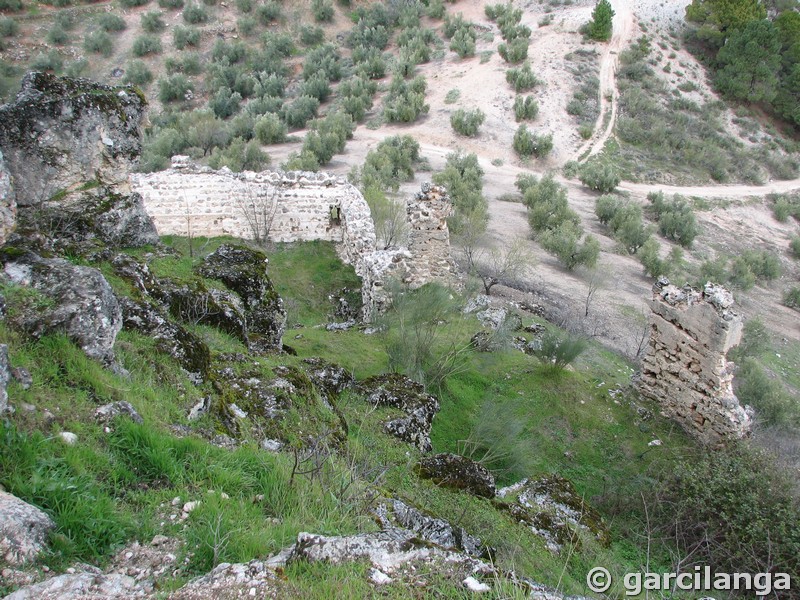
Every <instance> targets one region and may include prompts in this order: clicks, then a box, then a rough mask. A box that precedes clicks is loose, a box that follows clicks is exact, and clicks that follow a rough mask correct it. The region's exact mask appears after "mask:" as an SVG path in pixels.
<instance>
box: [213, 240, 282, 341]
mask: <svg viewBox="0 0 800 600" xmlns="http://www.w3.org/2000/svg"><path fill="white" fill-rule="evenodd" d="M268 262H269V261H268V259H267V256H266V255H265V254H264V253H263V252H260V251H258V250H253V249H252V248H247V247H245V246H237V245H233V244H223V245H222V246H220V247H219V248H217V249H216V250H215V251H214V252H212V253H211V254H209V255H208V256H207V257H206V258H205V259H203V263H202V264H201V265H200V266H199V267H198V268H197V273H198V274H199V275H201V276H202V277H206V278H208V279H216V280H218V281H221V282H222V283H224V284H225V286H226V287H227V288H228V289H229V290H231V291H233V292H235V293H236V294H238V296H239V298H241V300H242V303H243V305H244V314H245V318H246V322H247V330H248V335H249V343H248V346H249V348H250V350H251V351H253V352H274V351H280V350H281V349H282V347H283V343H282V338H283V332H284V331H285V330H286V310H285V309H284V307H283V300H282V299H281V297H280V296H279V295H278V292H276V291H275V288H274V286H273V285H272V280H270V278H269V275H268V274H267V264H268Z"/></svg>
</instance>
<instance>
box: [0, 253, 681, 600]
mask: <svg viewBox="0 0 800 600" xmlns="http://www.w3.org/2000/svg"><path fill="white" fill-rule="evenodd" d="M170 241H171V242H172V243H173V244H174V245H175V247H177V248H179V249H184V250H185V249H186V240H182V239H172V240H170ZM195 243H197V240H195ZM219 243H220V240H212V241H211V242H210V243H208V244H207V245H205V247H204V249H203V252H210V251H212V250H213V249H214V248H215V247H216V246H217V245H218V244H219ZM136 253H137V254H142V252H136ZM195 260H197V259H196V258H195ZM191 263H192V259H190V258H188V257H187V256H185V255H184V256H183V257H179V258H178V257H176V258H167V259H157V260H152V261H150V264H151V267H152V268H153V270H154V271H155V272H156V273H157V274H158V275H160V276H166V275H171V276H175V275H181V274H183V275H185V274H188V272H190V267H191ZM271 266H272V270H271V275H272V277H273V278H274V281H275V284H276V286H277V287H278V289H279V290H280V292H281V294H282V296H283V297H284V299H285V300H286V302H287V304H288V305H290V306H293V307H294V308H293V310H294V311H295V314H294V317H295V319H296V321H297V322H298V323H302V324H304V326H303V327H299V328H296V329H291V330H289V331H288V332H287V335H286V336H285V339H286V342H287V343H290V344H291V345H292V346H293V347H294V348H295V349H296V350H297V352H298V355H299V356H298V357H297V358H294V357H285V356H270V357H263V358H259V359H258V360H259V362H261V363H262V365H263V369H264V372H265V374H268V373H269V369H270V367H271V366H274V365H276V364H280V363H296V362H297V361H299V360H300V359H301V358H302V357H306V356H322V357H323V358H327V359H328V360H331V361H335V362H338V363H341V364H343V365H344V366H346V367H348V368H349V369H351V370H352V371H353V372H354V373H355V375H356V376H357V377H358V378H364V377H367V376H369V375H372V374H375V373H379V372H382V371H383V370H385V368H386V354H385V352H384V350H383V347H382V345H381V339H380V337H378V336H370V335H364V334H363V333H362V332H360V331H357V330H350V331H347V332H336V333H333V332H327V331H325V329H324V328H320V327H317V326H315V325H319V324H320V323H323V322H324V321H325V316H326V314H327V313H329V312H330V311H331V309H332V307H333V305H332V304H330V303H329V302H328V301H327V296H328V295H329V294H331V293H333V292H335V291H337V290H338V289H340V288H341V287H343V286H348V285H353V284H354V282H355V280H354V275H353V272H352V269H350V268H348V267H344V266H343V265H341V263H339V262H338V261H337V259H336V258H335V256H334V253H333V250H332V247H331V246H330V245H328V244H323V243H312V244H298V245H293V246H285V247H279V248H276V249H275V251H274V252H271ZM112 284H113V285H116V286H122V285H124V284H123V283H122V282H121V281H118V280H115V281H112ZM117 291H118V292H119V293H126V291H127V290H125V289H121V288H120V287H118V288H117ZM9 297H10V298H11V299H12V300H13V298H14V296H13V294H11V295H10V296H9ZM12 310H13V305H12ZM475 328H476V329H477V328H478V324H477V322H476V323H475ZM193 329H194V331H195V333H198V334H199V335H201V336H203V337H204V338H205V339H206V341H207V342H208V343H209V345H210V346H211V347H212V351H213V352H220V351H226V352H229V351H238V352H243V351H244V348H243V347H242V346H241V344H240V343H239V342H238V341H236V340H233V339H231V338H229V337H228V336H226V335H224V334H221V333H219V332H217V331H215V330H213V329H211V328H207V327H194V328H193ZM295 338H296V339H295ZM0 342H2V343H7V344H9V348H10V356H11V359H12V361H13V364H14V365H15V366H23V367H26V368H27V369H29V370H30V371H31V373H32V375H33V381H34V385H33V386H32V387H31V388H30V389H29V390H22V389H21V388H20V387H19V385H17V384H15V383H12V384H11V386H10V395H11V398H12V401H13V402H14V404H15V405H16V406H17V408H18V412H17V414H16V416H15V417H14V425H13V426H12V425H6V426H4V428H3V430H2V434H3V435H4V436H5V438H4V443H3V445H2V455H0V483H2V484H3V485H4V486H5V487H6V488H7V489H8V490H9V491H11V492H13V493H15V494H18V495H20V496H21V497H23V498H25V499H27V500H29V501H32V502H34V503H36V504H38V505H40V506H43V507H44V508H45V509H46V510H48V511H49V512H50V513H51V514H53V515H54V517H55V518H56V521H57V522H58V525H59V528H58V531H57V534H56V536H55V544H54V548H55V552H54V554H53V556H50V557H48V558H46V559H45V562H47V563H50V564H51V565H53V566H54V567H58V566H64V565H66V564H68V563H69V562H71V561H73V560H75V559H82V560H92V561H100V562H102V561H103V560H104V558H106V557H107V556H109V554H110V553H112V552H113V550H114V548H116V547H117V546H118V545H119V544H120V543H122V542H123V541H125V540H127V539H132V538H135V539H138V540H141V541H143V542H147V541H149V539H150V538H152V536H153V535H154V534H155V533H165V534H167V535H173V536H178V537H180V538H183V539H185V540H186V541H187V546H186V556H187V557H188V559H189V560H188V563H187V564H186V566H185V567H184V569H183V570H182V572H181V575H180V576H179V577H178V578H177V579H176V580H175V581H174V582H171V583H170V582H165V585H166V586H167V588H170V587H174V586H177V585H179V584H180V583H181V582H182V581H184V580H185V579H186V578H188V577H190V576H191V575H193V574H195V573H201V572H204V571H206V570H207V569H208V568H210V567H211V566H212V565H213V563H214V562H221V561H230V562H232V561H246V560H248V559H251V558H255V557H259V556H262V557H263V556H266V555H268V554H270V553H274V552H275V551H277V550H278V549H279V548H281V547H283V546H286V545H288V544H290V543H291V542H292V540H293V538H294V536H296V534H297V533H298V532H299V531H314V532H319V533H324V534H338V533H341V534H345V533H352V532H355V531H360V530H370V529H374V528H375V524H374V523H373V522H372V520H371V518H370V517H369V515H368V512H367V509H368V506H369V503H370V501H371V499H373V496H374V495H373V494H371V493H368V490H370V489H373V490H374V489H377V490H379V491H380V492H381V493H382V494H386V495H392V496H398V497H401V498H403V499H405V500H407V501H409V502H411V503H413V504H416V505H418V506H421V507H424V508H426V509H427V510H429V511H431V512H433V513H434V514H436V515H439V516H441V517H443V518H446V519H448V520H450V521H452V522H454V523H457V524H459V525H461V526H463V527H465V528H466V529H467V531H470V532H473V533H475V534H477V535H479V536H480V537H481V538H482V539H483V541H484V542H485V543H487V544H489V545H492V546H494V547H496V548H497V560H498V563H499V564H500V565H501V566H502V567H505V568H516V569H518V570H519V571H520V572H521V573H524V574H526V575H528V576H530V577H533V578H535V579H537V580H540V581H542V582H544V583H547V584H550V585H556V584H559V585H560V586H561V588H562V589H564V590H566V591H568V592H572V593H585V592H586V590H585V589H584V584H583V578H584V576H585V573H586V571H587V569H588V567H589V566H590V565H593V564H603V565H608V566H609V567H610V568H612V570H619V571H620V572H624V571H625V570H626V568H627V569H629V568H632V567H635V566H638V564H639V563H640V561H641V560H643V556H642V552H643V550H642V547H641V544H640V540H638V539H626V538H625V537H624V535H625V532H626V531H629V530H631V529H636V527H637V525H638V522H637V517H636V515H635V513H630V512H626V511H625V510H620V509H619V508H618V507H617V504H618V503H619V502H620V499H621V498H624V497H626V496H627V497H637V496H638V490H640V489H643V487H646V486H647V485H648V475H647V474H648V473H650V472H653V471H654V470H656V471H657V470H659V469H661V468H663V467H664V466H665V465H666V464H668V463H669V462H670V461H671V460H672V458H673V457H674V455H675V453H680V452H681V450H682V449H683V448H684V447H685V446H686V444H687V442H686V440H685V439H684V437H683V436H682V435H681V434H680V433H678V432H676V431H673V429H672V427H671V425H669V424H667V423H664V422H662V421H661V420H660V419H658V418H652V419H648V420H641V419H640V418H639V417H638V415H637V412H636V411H635V410H634V409H633V408H632V407H631V406H629V404H628V403H627V401H623V400H622V399H621V397H620V400H618V401H615V399H614V398H612V397H611V395H610V394H609V390H610V389H614V388H616V387H617V386H618V385H623V384H624V383H625V382H626V381H627V380H628V378H629V375H630V372H631V371H630V367H629V366H628V365H627V364H625V363H624V362H622V361H621V360H620V359H619V358H618V357H616V356H614V355H611V354H609V353H607V352H605V351H603V350H600V349H597V348H592V349H591V350H590V351H589V352H587V353H586V354H585V355H584V357H582V359H581V361H580V362H579V364H577V368H576V370H575V371H566V372H563V373H561V374H553V373H551V372H550V371H548V370H544V369H542V367H541V366H540V365H538V362H537V361H536V360H535V359H533V358H531V357H529V356H525V355H523V354H522V353H519V352H517V351H512V352H508V353H500V354H476V355H473V356H472V357H471V359H470V361H471V362H470V364H469V369H468V370H467V371H466V372H464V373H463V374H461V375H458V376H456V377H454V378H453V379H451V380H450V381H449V382H448V386H447V389H446V390H444V391H443V392H442V393H441V394H440V399H441V404H442V410H441V412H440V413H439V415H438V416H437V417H436V419H435V421H434V429H433V434H432V437H433V442H434V447H435V450H436V451H467V452H471V453H473V454H474V455H476V456H478V457H480V456H483V455H485V454H486V452H487V451H488V450H489V449H490V448H491V452H490V453H489V455H486V456H484V458H485V461H486V463H487V464H488V465H489V466H491V467H492V468H493V469H494V470H495V471H496V474H497V476H498V478H499V481H500V482H505V483H507V482H511V481H514V480H517V479H519V478H521V477H523V476H537V475H540V474H544V473H549V472H556V473H560V474H562V475H565V476H567V477H569V478H571V479H572V480H573V481H574V482H575V484H576V486H577V488H578V490H579V491H580V492H581V493H582V494H584V495H585V496H586V498H587V499H589V500H591V501H592V502H594V503H595V504H597V505H598V506H600V507H601V509H603V511H604V513H605V517H606V519H607V520H608V522H609V524H610V526H611V528H612V532H613V533H614V542H613V543H612V545H611V547H610V548H607V549H606V548H601V547H600V546H599V545H597V544H596V543H595V542H593V541H591V540H584V543H583V544H582V546H581V549H580V551H577V550H576V551H575V552H569V553H566V552H565V554H567V556H554V555H552V554H550V553H549V552H548V551H547V550H546V549H545V548H544V545H543V543H542V541H541V539H540V538H538V537H536V536H534V535H533V534H532V533H530V531H528V530H527V529H525V528H523V527H521V526H519V525H517V524H515V523H513V522H512V521H511V520H509V519H508V518H507V517H506V516H505V515H504V513H503V512H502V511H499V510H498V509H497V508H495V507H494V506H493V505H492V503H491V502H489V501H487V500H483V499H478V498H474V497H472V496H469V495H466V494H459V493H453V492H450V491H447V490H444V489H440V488H438V487H436V486H434V485H432V484H431V483H430V482H427V481H422V480H419V479H418V478H417V477H416V476H414V475H413V474H412V471H411V468H410V467H411V466H412V465H413V463H414V462H415V461H416V459H417V457H418V452H417V451H416V450H414V449H412V448H411V447H410V446H408V445H406V444H404V443H401V442H399V441H396V440H394V439H393V438H389V437H388V436H386V435H385V434H384V433H383V432H382V422H383V421H384V420H385V419H386V416H387V414H389V413H388V411H387V410H383V409H382V410H377V411H376V410H374V409H373V408H372V407H370V406H368V405H365V404H364V403H363V401H361V400H360V399H359V398H358V397H356V396H354V395H346V396H345V397H343V398H342V399H341V400H340V406H341V408H342V410H343V412H344V414H345V416H346V418H347V421H348V423H349V425H350V433H349V439H348V442H347V451H346V452H345V453H344V454H343V455H342V456H339V457H332V458H331V459H330V460H329V461H328V463H327V466H326V469H325V470H324V472H323V473H322V474H320V476H319V477H317V478H315V479H314V480H307V479H305V478H302V477H299V478H295V480H294V482H292V483H291V484H290V472H291V456H289V455H285V454H278V455H275V454H270V453H266V452H263V451H260V450H258V449H257V444H256V443H257V440H255V439H250V440H247V439H246V440H245V443H244V444H243V446H242V447H241V448H239V449H238V450H235V451H226V450H222V449H220V448H217V447H215V446H212V445H210V444H208V443H207V442H206V441H204V440H203V439H201V438H200V437H196V436H191V437H188V438H177V437H175V436H174V434H173V432H172V430H171V428H172V427H173V426H175V425H180V426H189V427H191V428H192V429H193V430H194V431H197V432H205V434H206V435H207V436H208V435H212V434H213V433H214V432H215V431H216V430H217V429H219V427H220V426H219V425H218V424H217V423H215V422H214V421H213V420H212V419H211V418H209V417H206V418H204V419H201V420H200V421H199V422H195V423H189V422H187V421H186V418H185V415H186V413H187V411H188V408H189V407H190V406H192V405H193V404H194V403H195V402H197V401H198V400H199V399H200V398H201V397H202V396H203V395H205V394H207V393H210V390H209V389H207V388H205V387H202V386H201V387H196V386H194V385H192V384H191V383H190V382H189V381H188V379H187V378H186V377H185V375H184V374H183V373H182V372H181V371H180V370H179V369H178V368H177V367H176V366H175V364H174V363H172V362H171V361H170V360H169V359H168V358H166V357H164V356H162V355H159V354H158V353H156V352H155V350H154V346H153V341H152V340H151V339H149V338H147V337H145V336H140V335H136V334H132V333H122V334H120V336H119V339H118V343H117V350H118V353H119V357H120V360H121V361H122V363H123V365H124V366H125V367H126V368H127V369H128V370H130V371H131V378H130V379H125V378H122V377H119V376H117V375H114V374H112V373H110V372H108V371H105V370H103V369H102V368H101V367H99V366H98V365H97V364H95V363H93V362H92V361H90V360H88V359H86V358H85V357H84V356H83V354H82V353H81V351H80V350H79V349H77V348H75V347H74V346H73V345H72V344H71V343H70V342H69V341H68V340H66V339H65V338H63V337H58V336H55V337H47V338H43V339H42V340H39V341H31V340H26V339H24V337H23V336H20V335H19V334H16V333H14V332H12V331H11V330H9V329H8V328H7V327H5V326H0ZM114 400H127V401H130V402H131V403H132V404H133V405H134V406H135V407H136V409H137V410H138V411H139V412H140V413H141V414H142V416H143V417H144V419H145V424H144V425H142V426H137V425H134V424H131V423H128V424H125V423H119V424H117V425H116V426H115V427H114V431H113V433H111V434H107V433H104V431H103V430H102V428H101V426H99V425H97V424H95V423H94V419H93V417H92V413H93V410H94V408H95V407H96V406H97V405H99V404H102V403H106V402H110V401H114ZM23 404H30V405H32V406H33V407H35V410H31V411H29V410H25V409H24V408H22V406H23ZM651 408H652V407H651ZM46 411H49V412H50V413H51V414H52V416H50V415H48V414H47V412H46ZM479 425H480V426H479ZM36 430H41V431H42V433H41V434H39V433H35V431H36ZM59 431H73V432H75V433H76V434H78V436H79V442H78V444H77V445H75V446H66V445H64V444H63V443H61V442H60V441H59V440H58V438H57V437H56V434H57V433H58V432H59ZM654 438H659V439H662V440H663V441H664V446H662V447H659V448H655V449H653V448H649V447H648V445H647V444H648V442H650V441H651V440H652V439H654ZM465 439H469V440H470V443H468V444H465V443H464V442H463V440H465ZM209 490H214V491H215V492H216V493H220V492H225V493H226V494H228V495H229V496H230V499H229V500H223V499H221V497H219V496H218V495H215V494H209ZM261 494H263V495H264V499H263V500H260V501H255V502H254V499H255V498H256V497H257V496H259V495H261ZM175 496H180V498H181V500H182V501H187V500H194V499H199V498H203V503H202V504H201V508H200V509H197V510H196V511H195V512H193V513H192V514H191V517H190V518H189V519H188V520H187V521H186V523H185V524H177V523H176V522H171V521H170V520H169V519H168V518H166V516H165V515H166V513H167V512H168V511H169V501H170V500H171V499H172V498H174V497H175ZM215 530H218V533H217V534H216V537H215V534H214V531H215ZM219 531H221V532H222V533H219ZM215 540H216V541H215ZM215 552H216V553H215ZM626 565H627V567H626ZM362 571H363V567H362V566H359V565H354V566H347V567H336V568H328V567H321V566H313V567H304V566H296V567H293V568H292V569H290V570H288V571H287V575H288V577H289V580H288V582H287V586H288V588H287V590H293V593H294V592H296V593H301V592H302V593H303V594H304V595H308V594H310V595H311V596H314V595H316V596H318V597H322V596H323V595H325V594H326V593H328V592H327V590H337V593H340V594H342V593H343V594H345V595H347V596H350V597H357V596H360V595H362V590H363V589H364V587H363V586H364V584H363V583H362V579H363V578H361V577H353V575H356V574H360V573H361V572H362ZM434 580H436V578H435V577H434V578H433V579H432V581H434ZM456 584H457V582H455V583H454V582H446V581H438V583H436V584H435V585H436V586H437V588H436V589H437V590H438V591H439V592H440V593H442V595H443V596H444V597H449V596H450V595H451V594H452V595H457V593H458V592H457V589H458V587H457V585H456ZM429 585H434V583H432V582H431V583H429ZM312 592H313V593H312ZM287 593H288V592H287ZM391 594H392V595H394V594H397V595H398V596H399V597H403V596H404V592H403V588H402V587H395V588H393V589H392V591H391Z"/></svg>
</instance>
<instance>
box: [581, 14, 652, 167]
mask: <svg viewBox="0 0 800 600" xmlns="http://www.w3.org/2000/svg"><path fill="white" fill-rule="evenodd" d="M611 6H612V8H613V9H614V13H615V14H614V30H613V33H612V35H611V40H610V41H609V43H608V45H607V46H606V49H605V50H604V51H603V54H602V55H601V58H600V114H599V115H598V117H597V122H596V123H595V125H594V134H593V135H592V137H591V138H589V139H588V140H586V142H585V143H584V144H583V145H582V146H581V147H580V148H578V150H577V152H575V155H574V156H573V160H580V159H582V158H585V157H588V156H593V155H595V154H597V153H598V152H600V151H601V150H602V149H603V146H604V145H605V143H606V141H608V138H610V137H611V134H612V133H613V132H614V124H615V123H616V120H617V106H618V104H619V92H618V91H617V84H616V74H617V66H618V65H619V53H620V52H621V51H622V50H624V49H625V48H626V47H627V46H628V45H629V44H630V43H631V42H632V41H633V38H634V37H635V36H636V31H637V28H636V16H635V15H634V14H633V9H632V8H631V6H630V5H629V3H628V2H627V1H626V0H611ZM609 98H610V100H609ZM609 112H610V115H609ZM606 121H607V122H606ZM604 122H605V126H604Z"/></svg>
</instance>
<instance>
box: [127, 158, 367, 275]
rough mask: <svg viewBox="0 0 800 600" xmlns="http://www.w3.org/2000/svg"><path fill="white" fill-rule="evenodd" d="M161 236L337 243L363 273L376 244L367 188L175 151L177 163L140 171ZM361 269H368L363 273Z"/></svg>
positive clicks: (137, 181) (139, 185)
mask: <svg viewBox="0 0 800 600" xmlns="http://www.w3.org/2000/svg"><path fill="white" fill-rule="evenodd" d="M131 187H132V188H133V189H134V190H135V191H137V192H138V193H140V194H141V195H142V197H143V198H144V202H145V205H146V207H147V212H148V213H149V214H150V216H151V218H152V219H153V222H154V223H155V224H156V228H157V229H158V232H159V234H160V235H183V236H192V237H196V236H219V235H230V236H234V237H240V238H245V239H258V238H263V239H269V240H271V241H274V242H298V241H311V240H324V241H329V242H334V243H335V244H336V247H337V250H338V252H339V254H340V256H341V258H342V260H344V261H345V262H346V263H348V264H351V265H353V266H354V267H355V268H356V272H358V271H359V267H360V265H361V262H362V256H363V255H364V254H366V253H369V252H373V251H374V250H375V226H374V225H373V223H372V217H371V216H370V212H369V206H368V205H367V203H366V201H365V200H364V198H363V196H362V195H361V193H360V192H359V191H358V190H357V189H356V188H355V187H354V186H352V185H351V184H349V183H348V182H347V180H346V179H345V178H343V177H337V176H334V175H329V174H327V173H306V172H297V171H295V172H285V173H284V172H280V171H262V172H259V173H254V172H252V171H244V172H242V173H234V172H232V171H230V170H229V169H227V168H223V169H220V170H218V171H215V170H214V169H211V168H209V167H202V166H199V165H196V164H194V163H192V162H190V161H189V159H188V157H185V156H175V157H173V159H172V168H170V169H168V170H166V171H160V172H157V173H148V174H142V173H134V174H132V175H131ZM359 274H360V273H359Z"/></svg>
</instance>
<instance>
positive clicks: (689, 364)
mask: <svg viewBox="0 0 800 600" xmlns="http://www.w3.org/2000/svg"><path fill="white" fill-rule="evenodd" d="M733 303H734V302H733V296H732V295H731V293H730V292H729V291H728V290H726V289H725V288H723V287H720V286H717V285H714V284H712V283H708V284H706V286H705V288H704V289H703V291H697V290H694V289H692V288H691V287H688V286H686V287H684V288H678V287H676V286H674V285H672V284H670V283H669V281H668V280H667V279H665V278H661V279H659V280H658V281H657V282H656V284H655V285H654V286H653V297H652V299H651V300H650V301H649V304H650V309H651V314H650V341H649V343H648V347H647V351H646V353H645V356H644V358H643V359H642V365H641V371H640V373H639V376H638V380H637V385H638V388H639V391H640V392H641V393H642V394H643V395H645V396H647V397H649V398H653V399H655V400H657V401H658V402H659V403H660V404H661V406H662V407H663V409H664V412H665V413H666V414H667V415H668V416H670V417H672V418H674V419H675V420H677V421H678V422H679V423H680V424H681V425H682V426H683V428H684V429H686V430H687V431H688V432H689V433H690V434H692V435H694V436H695V437H697V438H698V439H700V440H701V441H702V442H703V443H705V444H708V445H712V446H719V445H722V444H724V443H725V441H726V440H728V439H731V438H741V437H744V436H746V435H748V434H749V433H750V430H751V427H752V420H751V417H750V414H749V412H748V411H747V410H745V408H743V407H742V406H740V404H739V401H738V399H737V398H736V395H735V394H734V393H733V387H732V382H733V366H734V365H733V363H731V362H728V360H727V353H728V351H729V350H730V349H731V348H733V347H734V346H736V345H738V344H739V341H740V340H741V337H742V327H743V322H742V317H741V316H740V315H739V314H738V313H736V312H734V311H733V310H732V309H731V307H732V306H733Z"/></svg>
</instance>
